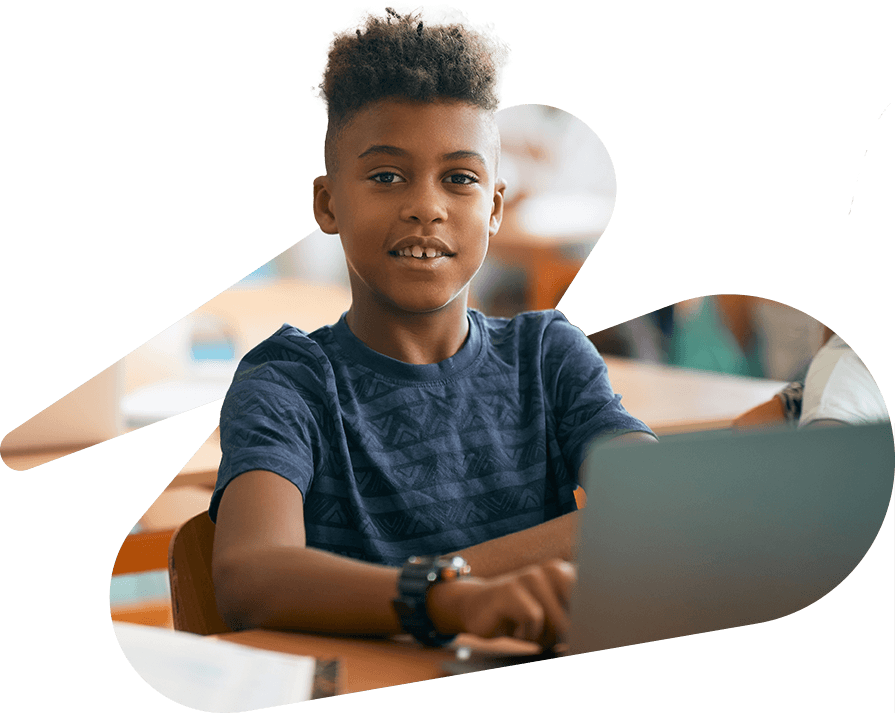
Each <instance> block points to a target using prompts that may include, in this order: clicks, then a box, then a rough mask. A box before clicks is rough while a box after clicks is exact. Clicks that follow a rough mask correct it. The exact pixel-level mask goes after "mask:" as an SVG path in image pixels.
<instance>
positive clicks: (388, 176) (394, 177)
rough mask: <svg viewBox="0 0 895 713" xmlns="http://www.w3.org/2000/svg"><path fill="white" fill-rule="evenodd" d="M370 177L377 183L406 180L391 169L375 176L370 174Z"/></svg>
mask: <svg viewBox="0 0 895 713" xmlns="http://www.w3.org/2000/svg"><path fill="white" fill-rule="evenodd" d="M370 179H371V180H373V181H375V182H376V183H398V182H399V181H403V180H404V179H403V178H401V177H400V176H399V175H398V174H397V173H392V172H391V171H383V172H382V173H377V174H376V175H375V176H370Z"/></svg>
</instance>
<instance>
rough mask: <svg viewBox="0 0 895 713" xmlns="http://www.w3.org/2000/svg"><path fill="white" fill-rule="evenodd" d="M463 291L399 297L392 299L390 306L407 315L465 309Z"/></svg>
mask: <svg viewBox="0 0 895 713" xmlns="http://www.w3.org/2000/svg"><path fill="white" fill-rule="evenodd" d="M466 302H467V299H466V294H465V292H463V293H461V294H458V295H454V296H444V295H427V296H423V295H418V296H415V297H413V298H409V299H408V298H401V299H397V300H392V302H391V306H392V308H393V309H394V310H395V311H396V312H398V313H404V314H408V315H420V316H423V315H437V314H442V313H446V312H454V311H456V312H465V311H466Z"/></svg>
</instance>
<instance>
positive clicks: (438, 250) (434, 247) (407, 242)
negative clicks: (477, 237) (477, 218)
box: [389, 235, 454, 260]
mask: <svg viewBox="0 0 895 713" xmlns="http://www.w3.org/2000/svg"><path fill="white" fill-rule="evenodd" d="M389 255H392V256H393V257H412V258H415V259H417V260H434V259H435V258H439V257H453V256H454V253H453V252H451V249H450V248H449V247H448V246H447V245H446V244H445V243H444V242H443V241H442V240H441V239H440V238H436V237H434V236H419V235H412V236H409V237H406V238H404V239H403V240H400V241H399V242H397V243H396V244H395V245H394V247H392V249H391V250H389Z"/></svg>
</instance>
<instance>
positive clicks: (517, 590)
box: [427, 560, 577, 649]
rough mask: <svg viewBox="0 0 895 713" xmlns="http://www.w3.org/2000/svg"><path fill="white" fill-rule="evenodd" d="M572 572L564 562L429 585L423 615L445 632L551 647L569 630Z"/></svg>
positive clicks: (554, 561)
mask: <svg viewBox="0 0 895 713" xmlns="http://www.w3.org/2000/svg"><path fill="white" fill-rule="evenodd" d="M576 575H577V570H576V568H575V566H574V565H572V564H570V563H568V562H565V561H563V560H551V561H549V562H546V563H543V564H540V565H531V566H529V567H525V568H524V569H520V570H518V571H515V572H510V573H508V574H503V575H499V576H496V577H490V578H487V579H483V578H478V577H467V578H464V579H460V580H457V581H455V582H447V583H444V584H440V585H438V586H436V587H433V588H432V590H431V591H430V593H429V602H428V607H427V608H428V611H429V616H430V617H431V618H432V621H433V623H434V624H435V626H436V627H437V628H438V629H439V630H440V631H444V632H445V633H448V632H452V631H463V632H467V633H470V634H474V635H476V636H481V637H484V638H491V637H496V636H513V637H516V638H519V639H525V640H528V641H534V642H536V643H538V644H540V645H541V646H542V647H544V648H545V649H549V648H553V647H554V646H555V645H556V644H557V643H559V642H560V641H561V640H562V639H563V637H564V636H565V635H566V633H567V631H568V628H569V615H568V607H569V596H570V594H571V591H572V585H573V584H574V582H575V578H576Z"/></svg>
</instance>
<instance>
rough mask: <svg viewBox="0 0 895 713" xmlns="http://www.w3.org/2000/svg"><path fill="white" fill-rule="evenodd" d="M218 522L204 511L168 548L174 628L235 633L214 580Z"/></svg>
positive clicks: (182, 528)
mask: <svg viewBox="0 0 895 713" xmlns="http://www.w3.org/2000/svg"><path fill="white" fill-rule="evenodd" d="M213 545H214V523H213V522H212V521H211V518H210V517H209V516H208V512H207V511H206V512H201V513H199V514H198V515H196V516H195V517H192V518H190V519H189V520H187V521H186V522H185V523H183V525H181V526H180V527H179V528H177V530H176V531H175V533H174V537H172V538H171V546H170V547H169V548H168V576H169V578H170V580H171V607H172V610H173V617H174V628H175V629H176V630H177V631H188V632H190V633H193V634H202V635H203V636H207V635H209V634H224V633H227V632H229V631H231V629H230V627H228V626H227V625H226V624H225V623H224V620H223V619H221V615H220V614H218V609H217V603H216V602H215V597H214V583H213V581H212V578H211V550H212V547H213Z"/></svg>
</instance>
